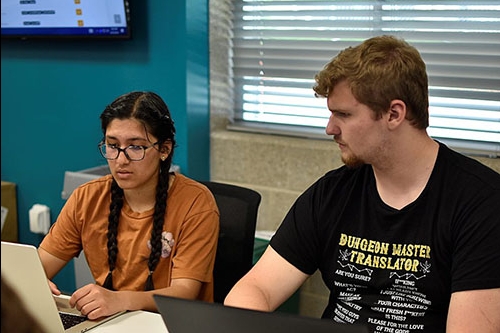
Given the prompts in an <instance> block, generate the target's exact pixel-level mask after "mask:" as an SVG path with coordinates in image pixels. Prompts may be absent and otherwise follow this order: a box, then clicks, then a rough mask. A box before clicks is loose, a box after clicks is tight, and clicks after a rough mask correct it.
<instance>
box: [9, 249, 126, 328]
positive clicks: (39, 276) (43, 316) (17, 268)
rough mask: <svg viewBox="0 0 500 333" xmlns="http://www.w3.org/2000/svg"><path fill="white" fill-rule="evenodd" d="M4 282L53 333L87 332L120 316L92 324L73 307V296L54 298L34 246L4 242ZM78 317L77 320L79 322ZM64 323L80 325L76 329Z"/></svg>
mask: <svg viewBox="0 0 500 333" xmlns="http://www.w3.org/2000/svg"><path fill="white" fill-rule="evenodd" d="M1 256H2V278H3V279H5V280H6V282H7V283H8V284H9V285H10V286H11V287H12V288H13V289H14V291H16V292H17V294H18V295H19V297H20V298H21V300H22V301H23V303H24V304H25V306H26V308H27V309H28V311H30V312H31V313H32V314H33V316H34V317H35V319H36V320H37V321H38V322H39V323H40V324H41V325H42V326H43V327H44V328H45V331H46V332H50V333H70V332H71V333H74V332H86V331H88V330H90V329H92V328H94V327H96V326H98V325H100V324H102V323H103V322H106V321H108V320H110V319H112V318H115V317H116V316H118V315H120V314H122V313H118V314H116V315H113V316H110V317H106V318H104V319H101V320H98V321H96V320H89V319H87V318H86V317H84V316H82V315H81V313H80V312H79V311H78V310H76V309H74V308H71V307H70V306H69V302H68V301H69V296H67V295H61V296H54V295H52V292H51V290H50V287H49V284H48V282H47V277H46V275H45V271H44V270H43V266H42V262H41V261H40V257H39V256H38V250H37V249H36V247H34V246H33V245H27V244H18V243H10V242H4V241H2V249H1ZM75 317H76V318H75ZM63 318H64V321H66V322H69V321H72V322H79V323H78V324H74V325H73V326H72V327H68V326H69V324H67V325H68V326H66V328H65V324H63Z"/></svg>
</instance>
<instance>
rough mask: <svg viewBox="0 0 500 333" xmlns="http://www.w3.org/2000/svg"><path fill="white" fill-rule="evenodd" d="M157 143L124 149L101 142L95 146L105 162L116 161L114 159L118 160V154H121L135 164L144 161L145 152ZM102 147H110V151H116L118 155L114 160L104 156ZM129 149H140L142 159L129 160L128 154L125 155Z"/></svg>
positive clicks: (157, 142)
mask: <svg viewBox="0 0 500 333" xmlns="http://www.w3.org/2000/svg"><path fill="white" fill-rule="evenodd" d="M159 143H160V142H159V141H156V142H155V143H153V144H151V145H149V146H141V145H129V146H127V147H125V148H120V147H118V146H115V145H110V144H107V143H106V142H103V141H101V142H99V144H98V145H97V146H98V148H99V152H100V153H101V155H102V157H104V158H105V159H107V160H110V161H113V160H116V159H118V157H120V153H121V152H123V154H124V155H125V157H126V158H127V159H128V160H129V161H135V162H137V161H142V160H143V159H144V157H146V150H148V149H149V148H152V147H154V146H156V145H157V144H159ZM103 146H104V147H111V148H112V149H116V150H117V151H118V153H117V154H116V157H114V158H110V157H107V156H106V155H105V153H104V152H103V150H102V147H103ZM131 147H133V148H139V147H140V148H141V149H142V153H143V154H142V158H140V159H135V158H131V157H130V156H129V155H128V153H127V149H129V148H131Z"/></svg>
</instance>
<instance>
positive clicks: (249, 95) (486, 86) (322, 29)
mask: <svg viewBox="0 0 500 333" xmlns="http://www.w3.org/2000/svg"><path fill="white" fill-rule="evenodd" d="M233 5H234V11H233V37H232V42H233V48H232V51H233V59H232V60H233V67H232V70H233V81H234V98H235V116H234V117H235V124H234V125H233V126H232V127H233V128H235V127H242V126H243V127H245V128H246V130H254V131H266V132H273V133H285V134H291V135H294V134H297V135H302V136H313V137H322V136H324V137H326V134H324V128H325V126H326V123H327V120H328V117H329V112H328V110H327V108H326V100H325V99H324V98H316V97H314V92H313V90H312V86H313V85H314V75H315V74H316V73H317V72H318V71H319V70H320V69H322V68H323V66H324V65H325V64H326V63H327V62H328V61H330V60H331V59H332V58H333V57H334V56H336V55H337V53H338V52H340V51H341V50H343V49H344V48H346V47H349V46H354V45H357V44H359V43H361V42H362V41H363V40H365V39H367V38H370V37H373V36H376V35H383V34H389V35H395V36H398V37H401V38H404V39H405V40H406V41H408V42H409V43H410V44H412V45H413V46H415V47H416V48H417V49H418V50H419V52H420V53H421V55H422V57H423V59H424V61H425V62H426V65H427V72H428V76H429V96H430V101H429V102H430V108H429V113H430V127H429V128H428V133H429V135H431V136H432V137H434V138H436V139H438V140H440V141H442V142H445V143H447V144H449V145H450V146H452V147H454V148H456V149H458V150H462V151H465V152H468V153H472V154H481V155H484V154H486V155H488V156H491V157H498V156H500V3H499V1H481V0H469V1H464V0H462V1H452V0H448V1H447V0H441V1H432V0H428V1H418V0H416V1H404V0H398V1H396V0H392V1H391V0H386V1H334V0H328V1H306V0H297V1H294V0H288V1H279V0H234V1H233Z"/></svg>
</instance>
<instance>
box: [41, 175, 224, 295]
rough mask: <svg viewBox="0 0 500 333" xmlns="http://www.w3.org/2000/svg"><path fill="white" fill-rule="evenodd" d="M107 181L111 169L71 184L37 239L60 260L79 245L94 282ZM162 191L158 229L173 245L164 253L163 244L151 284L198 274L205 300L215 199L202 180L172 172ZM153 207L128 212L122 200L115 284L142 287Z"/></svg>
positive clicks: (103, 235)
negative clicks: (162, 210) (165, 191)
mask: <svg viewBox="0 0 500 333" xmlns="http://www.w3.org/2000/svg"><path fill="white" fill-rule="evenodd" d="M111 182H112V177H111V175H107V176H104V177H101V178H98V179H95V180H92V181H90V182H87V183H85V184H83V185H81V186H79V187H78V188H77V189H75V191H74V192H73V193H72V194H71V196H70V197H69V199H68V201H67V202H66V204H65V206H64V207H63V208H62V210H61V213H60V214H59V216H58V218H57V220H56V222H55V223H54V225H53V226H52V227H51V228H50V231H49V233H48V234H47V235H46V236H45V238H44V239H43V241H42V243H41V244H40V247H41V248H43V249H44V250H45V251H47V252H49V253H50V254H52V255H54V256H56V257H58V258H60V259H62V260H65V261H69V260H71V259H73V258H74V257H76V256H78V255H79V253H80V251H82V250H83V251H84V253H85V257H86V259H87V262H88V264H89V267H90V271H91V272H92V275H93V276H94V279H95V280H96V283H97V284H99V285H102V284H103V283H104V280H105V279H106V276H107V274H108V271H109V266H108V250H107V245H106V244H107V232H108V215H109V205H110V202H111V192H110V190H111ZM168 192H169V193H168V198H167V211H166V216H165V223H164V227H163V234H164V236H166V238H168V239H169V240H170V239H173V245H172V247H171V252H170V253H169V251H168V250H169V247H168V246H167V247H166V248H165V247H164V249H165V250H166V251H165V253H164V254H163V255H162V257H160V261H159V263H158V265H157V267H156V269H155V271H154V273H153V283H154V286H155V288H156V289H160V288H165V287H168V286H170V284H171V280H172V279H175V278H189V279H194V280H198V281H201V282H202V283H203V285H202V288H201V291H200V294H199V295H198V299H200V300H204V301H210V302H211V301H213V267H214V262H215V253H216V248H217V240H218V235H219V211H218V208H217V204H216V202H215V199H214V197H213V195H212V193H211V192H210V191H209V190H208V189H207V188H206V187H205V186H203V185H202V184H200V183H198V182H196V181H194V180H192V179H189V178H187V177H185V176H183V175H182V174H178V173H176V175H175V179H174V182H173V183H172V186H171V187H170V189H169V191H168ZM153 211H154V209H151V210H149V211H146V212H142V213H136V212H133V211H132V210H131V209H130V207H129V206H128V204H127V202H126V200H124V204H123V208H122V211H121V215H120V220H119V224H118V234H117V240H118V255H117V258H116V268H115V270H114V271H113V287H114V289H115V290H137V291H142V290H144V286H145V282H146V279H147V276H148V266H147V262H148V258H149V254H150V249H149V247H148V242H149V239H150V237H151V229H152V225H153ZM167 233H170V234H167ZM170 244H172V243H170Z"/></svg>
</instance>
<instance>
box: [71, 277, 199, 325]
mask: <svg viewBox="0 0 500 333" xmlns="http://www.w3.org/2000/svg"><path fill="white" fill-rule="evenodd" d="M201 285H202V283H201V282H200V281H196V280H193V279H173V280H172V285H171V286H170V287H167V288H162V289H156V290H150V291H111V290H109V289H106V288H103V287H101V286H98V285H96V284H88V285H86V286H83V287H81V288H80V289H78V290H77V291H75V292H74V293H73V295H72V296H71V298H70V300H69V304H70V305H71V306H74V307H76V308H77V309H78V310H79V311H80V312H81V313H82V314H84V315H86V316H88V318H89V319H97V318H100V317H107V316H110V315H112V314H115V313H117V312H120V311H134V310H146V311H158V310H157V307H156V303H155V301H154V299H153V295H154V294H160V295H165V296H173V297H179V298H186V299H196V297H197V296H198V293H199V291H200V288H201Z"/></svg>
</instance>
